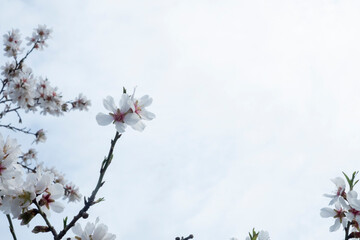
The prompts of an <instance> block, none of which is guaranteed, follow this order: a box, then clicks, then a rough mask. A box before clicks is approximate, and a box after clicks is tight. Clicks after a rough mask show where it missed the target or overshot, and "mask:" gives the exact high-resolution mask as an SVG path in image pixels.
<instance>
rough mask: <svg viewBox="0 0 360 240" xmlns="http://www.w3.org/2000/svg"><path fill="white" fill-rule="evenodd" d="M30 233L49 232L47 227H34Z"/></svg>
mask: <svg viewBox="0 0 360 240" xmlns="http://www.w3.org/2000/svg"><path fill="white" fill-rule="evenodd" d="M32 232H33V233H40V232H50V228H49V227H48V226H35V227H34V229H33V230H32Z"/></svg>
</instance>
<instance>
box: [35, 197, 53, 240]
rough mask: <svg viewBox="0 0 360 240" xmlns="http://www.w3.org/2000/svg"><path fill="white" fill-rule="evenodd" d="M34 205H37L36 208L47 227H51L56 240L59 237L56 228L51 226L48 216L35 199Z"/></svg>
mask: <svg viewBox="0 0 360 240" xmlns="http://www.w3.org/2000/svg"><path fill="white" fill-rule="evenodd" d="M33 203H34V204H35V206H36V207H37V209H38V210H39V213H40V215H41V216H42V218H43V219H44V221H45V223H46V225H47V226H48V227H49V229H50V231H51V233H52V234H53V235H54V239H56V237H57V236H58V234H57V232H56V230H55V228H54V227H53V226H52V225H51V223H50V222H49V219H48V218H47V216H46V214H45V213H44V212H43V211H42V210H41V208H40V206H39V204H38V203H37V201H36V199H34V201H33Z"/></svg>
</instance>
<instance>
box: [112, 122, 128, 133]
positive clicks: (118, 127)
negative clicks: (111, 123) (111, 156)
mask: <svg viewBox="0 0 360 240" xmlns="http://www.w3.org/2000/svg"><path fill="white" fill-rule="evenodd" d="M115 128H116V131H118V132H119V133H123V132H125V128H126V125H125V124H124V123H122V122H115Z"/></svg>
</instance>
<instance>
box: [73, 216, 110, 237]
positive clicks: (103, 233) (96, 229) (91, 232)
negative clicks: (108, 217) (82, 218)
mask: <svg viewBox="0 0 360 240" xmlns="http://www.w3.org/2000/svg"><path fill="white" fill-rule="evenodd" d="M98 221H99V218H97V219H96V222H95V224H93V223H89V222H88V223H87V224H86V226H85V229H84V230H83V229H82V228H81V225H80V223H76V224H75V226H74V227H73V228H72V231H73V233H74V234H76V237H75V238H73V240H114V239H115V238H116V235H115V234H112V233H108V227H107V226H106V225H105V224H102V223H101V224H98V225H97V223H98Z"/></svg>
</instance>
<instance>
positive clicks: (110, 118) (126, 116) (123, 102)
mask: <svg viewBox="0 0 360 240" xmlns="http://www.w3.org/2000/svg"><path fill="white" fill-rule="evenodd" d="M103 104H104V107H105V109H106V110H108V111H110V113H108V114H104V113H98V114H97V115H96V121H97V122H98V124H99V125H101V126H106V125H109V124H110V123H114V124H115V128H116V130H117V131H118V132H119V133H123V132H125V128H126V125H130V126H132V125H135V124H136V123H138V122H139V121H140V118H139V116H138V115H137V114H135V113H133V112H132V110H131V105H130V97H129V95H127V94H126V93H123V94H122V95H121V98H120V102H119V107H116V106H115V102H114V98H113V97H111V96H108V97H106V99H104V100H103Z"/></svg>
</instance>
